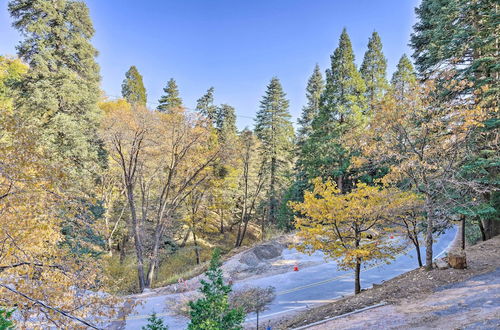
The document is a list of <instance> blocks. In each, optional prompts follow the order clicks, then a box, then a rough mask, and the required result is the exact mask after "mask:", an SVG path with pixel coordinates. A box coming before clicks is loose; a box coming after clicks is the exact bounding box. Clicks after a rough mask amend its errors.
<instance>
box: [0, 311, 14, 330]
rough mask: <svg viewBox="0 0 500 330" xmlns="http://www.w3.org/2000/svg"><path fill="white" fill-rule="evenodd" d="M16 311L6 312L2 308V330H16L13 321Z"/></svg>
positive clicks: (0, 325)
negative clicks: (13, 314)
mask: <svg viewBox="0 0 500 330" xmlns="http://www.w3.org/2000/svg"><path fill="white" fill-rule="evenodd" d="M13 312H14V310H10V311H8V310H6V309H3V308H1V307H0V329H1V330H4V329H5V330H8V329H14V322H13V321H12V320H11V317H12V313H13Z"/></svg>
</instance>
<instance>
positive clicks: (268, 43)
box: [0, 0, 419, 128]
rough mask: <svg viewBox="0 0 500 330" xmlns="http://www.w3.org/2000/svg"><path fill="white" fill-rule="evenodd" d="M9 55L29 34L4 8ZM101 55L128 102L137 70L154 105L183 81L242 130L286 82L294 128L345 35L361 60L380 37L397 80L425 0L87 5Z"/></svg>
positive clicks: (186, 92) (0, 27) (105, 80)
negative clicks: (131, 74)
mask: <svg viewBox="0 0 500 330" xmlns="http://www.w3.org/2000/svg"><path fill="white" fill-rule="evenodd" d="M0 3H1V6H2V8H0V54H10V55H13V54H15V46H16V44H17V43H18V41H19V40H20V35H19V34H18V33H17V32H16V31H15V30H14V29H13V28H12V27H11V22H12V20H11V19H10V17H9V15H8V12H7V5H6V3H7V1H0ZM86 3H87V5H88V6H89V8H90V14H91V16H92V19H93V22H94V27H95V29H96V35H95V37H94V39H93V44H94V45H95V47H96V48H97V49H98V50H99V57H98V62H99V64H100V65H101V76H102V88H103V89H104V90H105V92H106V93H107V94H108V95H112V96H119V95H120V91H121V82H122V80H123V77H124V73H125V71H126V70H127V69H128V68H129V67H130V65H136V66H137V67H138V69H139V71H140V72H141V74H142V75H143V77H144V82H145V85H146V89H147V93H148V103H149V105H150V106H151V107H154V106H155V105H156V103H157V100H158V98H159V97H160V95H161V93H162V88H163V87H164V86H165V84H166V82H167V81H168V79H170V78H171V77H173V78H175V79H176V81H177V83H178V85H179V88H180V93H181V96H182V98H183V99H184V103H185V105H186V106H187V107H188V108H194V106H195V104H196V100H197V99H198V98H199V97H200V96H201V95H202V94H204V92H205V91H206V90H207V88H208V87H210V86H214V87H215V101H216V103H228V104H231V105H233V106H234V107H235V108H236V111H237V113H238V115H239V118H238V126H239V127H240V128H242V127H244V126H250V127H251V126H252V125H253V120H252V118H253V117H254V115H255V112H256V111H257V109H258V106H259V101H260V99H261V97H262V95H263V93H264V91H265V87H266V85H267V83H268V82H269V80H270V79H271V77H273V76H277V77H279V78H280V79H281V82H282V84H283V87H284V89H285V92H286V93H287V94H288V98H289V100H290V112H291V114H292V116H293V117H294V121H295V120H296V118H297V117H298V116H299V115H300V111H301V108H302V106H303V105H304V104H305V95H304V90H305V87H306V82H307V79H308V77H309V76H310V74H311V73H312V70H313V68H314V65H315V63H318V64H319V65H320V66H321V69H322V71H324V70H325V69H326V68H327V67H328V66H329V63H330V54H331V53H332V52H333V50H334V49H335V48H336V47H337V44H338V38H339V35H340V33H341V31H342V28H343V27H346V28H347V31H348V33H349V35H350V37H351V41H352V44H353V47H354V52H355V54H356V62H357V64H358V66H359V64H360V63H361V61H362V58H363V54H364V52H365V50H366V45H367V42H368V38H369V36H370V35H371V33H372V31H374V30H376V31H377V32H378V33H379V34H380V36H381V38H382V42H383V45H384V53H385V55H386V57H387V59H388V71H389V76H390V75H391V74H392V71H393V70H394V67H395V65H396V64H397V61H398V59H399V57H400V56H401V54H402V53H404V52H406V53H408V54H410V53H411V50H410V49H409V48H408V46H407V44H408V40H409V36H410V33H411V27H412V25H413V24H414V22H415V14H414V7H415V6H416V5H418V3H419V0H176V1H173V0H168V1H167V0H143V1H137V0H87V1H86Z"/></svg>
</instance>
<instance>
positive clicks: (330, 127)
mask: <svg viewBox="0 0 500 330" xmlns="http://www.w3.org/2000/svg"><path fill="white" fill-rule="evenodd" d="M365 91H366V87H365V83H364V81H363V79H362V78H361V75H360V73H359V72H358V70H357V69H356V65H355V63H354V53H353V51H352V45H351V41H350V39H349V36H348V34H347V31H346V30H345V29H344V30H343V31H342V34H341V36H340V41H339V46H338V48H337V49H335V51H334V53H333V55H332V56H331V68H330V69H328V70H327V71H326V86H325V90H324V92H323V95H322V97H321V106H320V111H319V113H318V115H317V116H316V117H315V118H314V120H313V123H312V127H313V133H312V134H311V137H310V138H309V139H308V140H307V141H306V143H305V145H304V154H308V155H309V157H307V159H304V168H305V170H306V172H307V175H308V177H309V178H315V177H318V176H321V177H323V178H329V177H333V178H335V179H336V181H337V185H338V187H339V189H340V190H342V191H344V190H345V188H346V187H345V186H344V181H345V179H346V178H347V176H348V175H347V170H348V168H349V165H350V157H351V156H350V151H349V150H348V148H346V146H345V145H344V142H345V141H343V138H344V137H345V135H346V134H347V133H348V132H349V131H350V130H352V129H354V128H356V127H358V126H359V125H361V124H362V123H363V122H364V115H363V110H364V109H365V106H366V99H365V96H364V93H365Z"/></svg>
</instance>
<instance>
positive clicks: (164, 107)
mask: <svg viewBox="0 0 500 330" xmlns="http://www.w3.org/2000/svg"><path fill="white" fill-rule="evenodd" d="M163 91H164V92H165V95H163V96H162V97H161V98H160V99H159V100H158V103H159V105H158V108H157V109H158V111H161V112H168V111H169V110H172V109H177V108H180V107H182V99H181V97H180V96H179V88H178V87H177V84H176V82H175V80H174V79H173V78H171V79H170V80H169V81H168V83H167V87H165V88H164V89H163Z"/></svg>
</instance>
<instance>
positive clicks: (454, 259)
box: [448, 249, 467, 269]
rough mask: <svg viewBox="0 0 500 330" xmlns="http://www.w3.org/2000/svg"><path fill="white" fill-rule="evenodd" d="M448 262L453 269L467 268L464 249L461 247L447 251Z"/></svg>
mask: <svg viewBox="0 0 500 330" xmlns="http://www.w3.org/2000/svg"><path fill="white" fill-rule="evenodd" d="M448 264H450V267H452V268H455V269H465V268H467V258H466V255H465V251H463V250H461V249H453V250H451V251H450V252H449V253H448Z"/></svg>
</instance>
